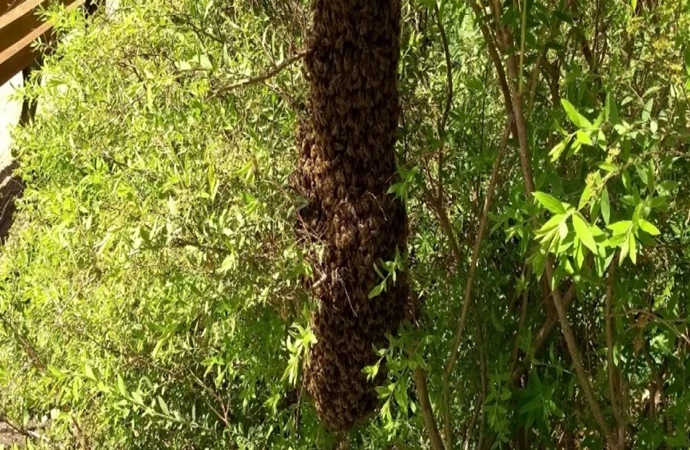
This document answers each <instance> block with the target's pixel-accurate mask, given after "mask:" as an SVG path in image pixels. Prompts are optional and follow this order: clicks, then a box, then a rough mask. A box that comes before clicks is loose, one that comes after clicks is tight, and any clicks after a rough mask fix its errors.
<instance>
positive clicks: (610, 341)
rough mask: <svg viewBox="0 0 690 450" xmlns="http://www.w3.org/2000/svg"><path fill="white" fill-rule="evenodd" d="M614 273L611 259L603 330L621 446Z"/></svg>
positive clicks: (622, 421) (623, 433) (614, 269)
mask: <svg viewBox="0 0 690 450" xmlns="http://www.w3.org/2000/svg"><path fill="white" fill-rule="evenodd" d="M615 274H616V262H615V258H614V261H611V265H610V266H609V270H608V277H607V279H606V308H605V321H606V325H605V332H606V347H607V351H606V359H607V361H606V369H607V372H608V384H609V397H610V398H611V408H612V409H613V416H614V417H615V419H616V423H617V424H618V443H619V444H620V445H621V446H622V445H623V444H624V443H625V420H624V419H623V416H622V414H621V410H620V406H621V401H620V397H619V393H620V384H619V383H618V380H619V379H620V372H619V371H618V369H617V368H616V365H615V364H614V361H613V349H614V336H613V326H612V323H611V322H612V321H611V309H612V306H613V294H614V289H613V284H614V281H615ZM617 385H618V386H617Z"/></svg>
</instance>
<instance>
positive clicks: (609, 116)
mask: <svg viewBox="0 0 690 450" xmlns="http://www.w3.org/2000/svg"><path fill="white" fill-rule="evenodd" d="M605 111H606V113H605V118H606V120H608V121H609V122H610V123H617V122H618V107H617V106H616V100H615V99H614V98H613V97H612V96H611V94H607V95H606V109H605Z"/></svg>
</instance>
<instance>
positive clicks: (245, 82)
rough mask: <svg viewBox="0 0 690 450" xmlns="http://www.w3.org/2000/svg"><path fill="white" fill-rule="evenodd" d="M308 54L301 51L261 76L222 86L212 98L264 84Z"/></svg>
mask: <svg viewBox="0 0 690 450" xmlns="http://www.w3.org/2000/svg"><path fill="white" fill-rule="evenodd" d="M306 54H307V52H306V51H301V52H299V53H297V54H295V55H292V56H291V57H289V58H287V59H285V60H283V61H282V62H280V63H278V64H277V65H276V66H274V67H273V68H272V69H270V70H268V71H266V72H264V73H262V74H260V75H256V76H253V77H249V78H245V79H244V80H240V81H238V82H236V83H233V84H229V85H227V86H221V87H220V88H218V89H217V90H216V91H215V92H214V93H213V95H212V96H211V98H215V97H221V96H223V95H225V94H227V93H228V92H231V91H234V90H235V89H238V88H241V87H245V86H249V85H251V84H256V83H262V82H264V81H266V80H268V79H270V78H273V77H274V76H276V75H278V74H279V73H280V72H282V71H283V70H285V69H286V68H288V67H290V66H291V65H292V64H294V63H295V62H297V61H299V60H301V59H302V58H304V57H305V56H306Z"/></svg>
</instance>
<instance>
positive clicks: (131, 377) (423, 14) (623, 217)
mask: <svg viewBox="0 0 690 450" xmlns="http://www.w3.org/2000/svg"><path fill="white" fill-rule="evenodd" d="M46 14H47V15H48V16H49V17H50V18H52V19H53V20H55V21H56V29H57V32H58V33H60V34H61V35H62V36H64V39H63V40H62V43H61V44H60V45H59V46H58V47H57V49H56V51H55V52H54V53H53V54H52V56H50V57H49V58H48V60H47V61H46V65H45V67H44V69H43V71H42V76H43V77H44V79H45V83H42V84H39V83H35V82H34V83H29V85H28V86H27V87H26V89H25V94H26V95H29V96H32V97H36V98H38V99H39V101H40V102H42V105H43V107H42V110H43V112H42V114H41V115H40V117H38V118H37V120H36V121H35V122H34V123H33V124H32V125H30V126H28V127H25V128H22V129H18V130H15V136H14V137H15V145H14V152H15V156H16V157H17V158H18V159H19V161H20V163H21V176H22V177H23V179H24V181H25V183H26V186H27V187H26V190H25V192H24V196H23V198H22V199H21V201H20V202H19V207H20V210H19V213H18V216H17V218H16V222H15V224H14V227H13V229H12V231H11V235H10V237H9V239H8V241H7V242H6V243H5V245H4V248H3V249H2V252H1V254H0V421H2V422H4V423H5V424H6V425H7V426H11V427H12V428H13V429H14V430H15V431H16V432H18V433H21V434H23V435H25V436H26V437H27V445H28V446H29V447H30V448H50V449H56V448H65V449H67V448H79V449H91V448H93V449H100V448H109V449H154V448H166V449H221V448H238V449H264V448H271V449H308V448H335V447H336V446H339V447H340V448H348V447H349V448H362V449H406V448H434V449H435V450H439V449H451V448H460V447H461V446H462V447H463V448H478V449H484V448H572V449H576V448H594V449H596V448H617V449H623V448H640V449H652V448H654V449H656V448H688V447H689V446H690V436H689V430H690V391H689V390H688V389H687V386H688V384H689V381H688V377H689V376H690V358H688V352H689V351H690V328H689V325H688V323H689V322H688V309H689V308H688V307H689V305H690V289H689V288H688V286H689V285H690V203H689V199H690V191H689V185H688V184H687V180H688V177H689V176H690V164H689V162H690V152H689V151H688V139H689V137H690V136H689V134H688V126H689V125H690V124H689V121H688V93H689V92H690V6H689V5H688V2H686V1H682V0H632V1H628V0H625V1H624V0H611V1H607V0H519V1H518V0H514V1H513V0H507V1H503V2H499V1H496V0H489V1H484V0H467V1H462V0H447V1H441V2H440V3H437V2H436V1H434V0H406V1H404V2H403V32H402V45H403V48H402V53H401V62H400V68H399V89H400V94H401V102H402V110H403V112H402V117H401V121H400V129H399V139H398V148H397V153H398V166H399V172H400V182H399V183H396V184H395V185H394V186H393V187H392V188H391V191H390V194H391V195H395V196H398V197H400V198H401V199H403V200H404V202H405V204H406V206H407V211H408V215H409V221H410V240H409V255H407V256H408V257H409V258H408V259H407V260H406V261H405V262H404V264H393V265H391V264H390V262H384V263H389V264H382V265H381V267H384V268H385V267H387V268H388V270H383V269H382V270H381V277H382V278H381V284H380V285H377V286H374V287H372V295H371V296H372V299H371V301H376V294H377V293H380V292H381V291H382V290H383V289H385V288H386V287H387V286H389V283H392V281H391V279H390V278H392V277H391V274H395V272H396V271H398V270H405V271H407V273H408V276H409V278H410V282H411V286H412V291H413V298H414V299H415V304H416V308H415V310H416V313H415V314H414V316H413V317H411V319H410V320H409V321H408V322H406V324H405V325H403V326H402V327H401V329H400V330H399V332H398V333H396V334H395V336H391V337H390V338H389V345H388V346H386V347H385V348H380V349H372V351H377V352H378V355H379V357H380V363H381V364H383V363H385V365H386V367H387V371H386V381H385V382H384V383H383V385H381V386H379V387H378V388H377V392H378V395H379V398H380V408H379V410H378V412H377V414H375V415H373V416H372V417H371V418H369V419H368V420H367V421H365V422H363V423H362V424H361V425H360V426H358V427H357V428H356V429H354V430H353V431H351V432H350V433H347V434H342V433H341V434H334V433H330V432H329V431H328V430H327V429H326V428H325V427H324V426H323V425H321V424H320V422H319V420H318V419H317V417H316V414H315V412H314V409H313V406H312V405H311V403H310V399H309V398H308V396H307V395H306V393H305V392H304V389H303V388H304V384H303V379H304V373H303V368H304V362H305V359H306V358H308V354H309V348H310V346H311V345H313V343H314V341H315V339H316V337H315V336H314V334H313V333H312V331H311V330H310V328H309V315H310V312H311V311H312V310H313V309H314V308H316V307H317V305H315V304H314V302H313V301H311V300H310V298H309V295H308V292H307V291H305V290H304V288H303V281H304V279H305V278H308V277H310V276H311V273H312V268H311V267H310V266H309V264H308V263H307V262H306V260H305V259H304V257H303V248H302V246H301V245H300V242H299V241H298V237H297V236H296V235H295V231H294V225H295V213H296V211H297V210H298V209H299V208H301V207H302V206H303V204H304V203H303V200H302V199H300V198H299V197H298V196H297V195H296V193H295V192H294V191H293V190H292V189H291V188H290V182H289V177H290V174H291V173H292V172H293V171H294V168H295V166H296V159H297V152H296V148H295V130H296V123H297V119H298V118H299V117H300V116H301V115H303V114H304V113H305V96H306V92H307V83H308V82H307V80H306V79H305V77H304V74H303V72H302V70H301V68H300V64H301V56H300V55H301V54H302V51H303V48H304V44H305V37H306V36H307V33H308V29H309V24H310V4H309V2H307V1H306V0H304V1H302V0H284V1H279V2H278V1H270V0H234V1H219V0H206V1H199V0H148V1H139V0H123V1H122V2H121V4H120V7H119V9H118V10H117V11H115V12H113V13H112V14H109V15H106V14H100V15H97V16H95V17H93V18H91V19H89V20H88V21H86V20H85V19H84V17H83V15H82V14H81V13H79V12H72V13H65V12H64V11H61V10H60V8H58V7H55V8H52V9H50V10H49V11H47V12H46ZM683 180H686V181H683ZM393 278H394V277H393ZM379 367H380V366H379V365H378V364H377V365H374V366H371V367H367V368H364V370H365V371H366V372H367V373H368V374H370V375H371V376H372V377H374V376H375V375H376V373H378V371H379Z"/></svg>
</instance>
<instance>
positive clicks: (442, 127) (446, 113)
mask: <svg viewBox="0 0 690 450" xmlns="http://www.w3.org/2000/svg"><path fill="white" fill-rule="evenodd" d="M435 6H436V20H437V23H438V29H439V32H440V33H441V44H442V45H443V54H444V55H445V58H446V84H447V85H448V86H447V89H448V90H447V93H446V104H445V107H444V109H443V116H441V123H440V124H439V131H438V134H439V138H440V139H441V141H442V142H443V141H445V134H446V125H447V124H448V118H449V117H450V110H451V108H452V107H453V95H454V94H453V67H452V66H451V57H450V47H449V45H448V35H447V34H446V29H445V28H444V26H443V20H442V19H441V10H440V9H439V6H438V3H436V4H435ZM443 147H445V143H444V144H442V147H441V149H440V151H439V153H438V199H439V201H440V202H441V203H443V157H444V151H443Z"/></svg>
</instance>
